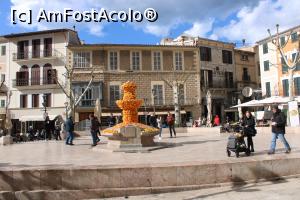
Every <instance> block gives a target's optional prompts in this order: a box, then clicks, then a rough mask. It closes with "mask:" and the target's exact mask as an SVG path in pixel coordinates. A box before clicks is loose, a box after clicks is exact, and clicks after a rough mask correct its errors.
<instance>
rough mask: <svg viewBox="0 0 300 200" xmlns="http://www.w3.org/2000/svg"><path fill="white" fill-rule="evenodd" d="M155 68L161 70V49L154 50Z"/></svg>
mask: <svg viewBox="0 0 300 200" xmlns="http://www.w3.org/2000/svg"><path fill="white" fill-rule="evenodd" d="M153 70H156V71H159V70H161V53H160V52H159V51H155V52H153Z"/></svg>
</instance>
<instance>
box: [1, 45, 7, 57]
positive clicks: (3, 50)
mask: <svg viewBox="0 0 300 200" xmlns="http://www.w3.org/2000/svg"><path fill="white" fill-rule="evenodd" d="M5 55H6V46H1V56H5Z"/></svg>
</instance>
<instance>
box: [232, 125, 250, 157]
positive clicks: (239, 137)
mask: <svg viewBox="0 0 300 200" xmlns="http://www.w3.org/2000/svg"><path fill="white" fill-rule="evenodd" d="M244 137H245V134H244V128H243V127H241V126H240V128H239V129H235V133H234V134H232V135H230V136H229V137H228V142H227V148H226V151H227V156H228V157H230V156H231V152H235V156H236V157H237V158H238V157H239V156H240V153H241V152H245V154H246V156H250V154H251V152H250V149H249V148H248V146H247V145H246V143H245V140H244Z"/></svg>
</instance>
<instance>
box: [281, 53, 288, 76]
mask: <svg viewBox="0 0 300 200" xmlns="http://www.w3.org/2000/svg"><path fill="white" fill-rule="evenodd" d="M281 67H282V73H286V72H288V71H289V67H288V66H287V64H286V63H285V60H284V58H283V57H281Z"/></svg>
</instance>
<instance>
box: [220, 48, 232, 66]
mask: <svg viewBox="0 0 300 200" xmlns="http://www.w3.org/2000/svg"><path fill="white" fill-rule="evenodd" d="M222 58H223V63H225V64H232V52H231V51H227V50H222Z"/></svg>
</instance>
